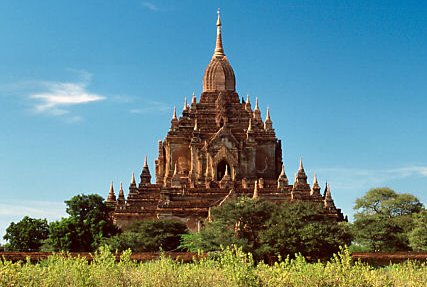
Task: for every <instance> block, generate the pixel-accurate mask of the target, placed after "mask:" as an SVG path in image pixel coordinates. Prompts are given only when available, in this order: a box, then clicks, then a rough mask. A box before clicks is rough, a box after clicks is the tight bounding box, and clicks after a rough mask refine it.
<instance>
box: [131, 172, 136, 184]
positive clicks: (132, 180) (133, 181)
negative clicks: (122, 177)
mask: <svg viewBox="0 0 427 287" xmlns="http://www.w3.org/2000/svg"><path fill="white" fill-rule="evenodd" d="M130 184H135V185H136V181H135V172H134V171H132V179H131V180H130Z"/></svg>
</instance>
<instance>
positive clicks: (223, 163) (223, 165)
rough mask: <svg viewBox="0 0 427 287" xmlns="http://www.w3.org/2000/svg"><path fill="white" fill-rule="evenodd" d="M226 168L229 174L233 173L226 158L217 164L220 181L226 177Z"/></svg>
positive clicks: (217, 177) (217, 176) (217, 175)
mask: <svg viewBox="0 0 427 287" xmlns="http://www.w3.org/2000/svg"><path fill="white" fill-rule="evenodd" d="M226 168H227V169H228V174H231V169H230V165H229V164H228V163H227V162H226V161H225V160H222V161H220V162H219V163H218V165H217V166H216V180H218V181H220V180H221V179H222V178H223V177H224V174H225V169H226Z"/></svg>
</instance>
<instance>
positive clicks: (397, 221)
mask: <svg viewBox="0 0 427 287" xmlns="http://www.w3.org/2000/svg"><path fill="white" fill-rule="evenodd" d="M422 208H423V205H422V204H421V202H420V201H419V200H418V199H417V198H416V197H415V196H413V195H411V194H399V193H396V192H395V191H394V190H392V189H390V188H386V187H383V188H373V189H371V190H369V191H368V192H367V193H366V194H365V196H363V197H362V198H359V199H356V205H355V207H354V209H356V210H357V211H358V212H357V213H356V214H355V216H354V217H355V221H354V224H353V226H352V230H353V235H354V239H355V242H356V244H358V245H360V246H362V247H363V248H365V249H367V250H368V251H406V250H410V249H411V247H410V245H409V239H408V233H410V232H411V230H412V227H413V216H414V215H415V214H417V213H419V212H420V211H421V210H422Z"/></svg>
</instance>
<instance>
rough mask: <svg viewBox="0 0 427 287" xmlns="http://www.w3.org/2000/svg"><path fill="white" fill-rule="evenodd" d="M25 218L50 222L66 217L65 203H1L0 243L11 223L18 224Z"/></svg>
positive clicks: (2, 241)
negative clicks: (44, 219)
mask: <svg viewBox="0 0 427 287" xmlns="http://www.w3.org/2000/svg"><path fill="white" fill-rule="evenodd" d="M24 216H29V217H32V218H41V219H43V218H46V219H47V220H49V221H53V220H58V219H60V218H61V217H65V216H66V213H65V203H64V202H51V201H24V202H10V201H9V202H0V243H4V240H3V236H4V234H5V232H6V228H7V227H8V226H9V224H10V223H11V222H15V223H16V222H18V221H20V220H21V219H22V218H23V217H24Z"/></svg>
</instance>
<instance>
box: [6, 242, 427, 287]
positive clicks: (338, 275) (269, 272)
mask: <svg viewBox="0 0 427 287" xmlns="http://www.w3.org/2000/svg"><path fill="white" fill-rule="evenodd" d="M130 255H131V254H130V252H124V253H123V254H122V256H121V259H120V262H115V256H114V255H113V254H112V253H110V252H109V251H108V249H107V248H101V249H100V251H99V252H97V253H96V254H95V257H94V260H93V261H92V262H91V263H90V264H89V263H88V262H87V260H86V259H85V258H70V257H66V256H64V255H63V254H62V255H61V254H57V255H52V256H50V257H49V258H48V259H46V260H43V261H41V262H39V263H36V264H34V263H31V262H29V261H27V262H18V263H12V262H10V261H3V262H0V286H37V287H39V286H55V287H56V286H102V287H108V286H162V287H163V286H191V287H193V286H304V287H311V286H351V287H355V286H414V287H415V286H417V287H418V286H427V266H426V264H425V263H416V262H411V261H408V262H406V263H401V264H393V265H389V266H387V267H383V268H373V267H371V266H369V265H367V264H362V263H360V262H353V261H352V259H351V256H350V253H349V252H348V250H346V249H343V250H341V252H340V253H338V254H337V255H335V256H334V257H333V258H332V259H331V260H330V261H329V262H327V263H321V262H318V263H308V262H307V261H306V260H305V259H304V257H302V256H299V255H297V256H296V258H295V259H289V258H286V259H284V260H281V261H280V262H277V263H275V264H274V265H272V266H270V265H267V264H264V263H259V264H255V262H254V260H253V259H252V256H251V255H250V254H245V253H243V252H242V251H241V250H239V249H235V248H227V249H225V250H223V251H222V252H219V253H216V254H214V255H213V256H210V257H208V258H205V259H201V260H199V261H194V262H193V263H180V262H178V261H174V260H172V259H170V258H167V257H165V256H161V257H160V259H158V260H154V261H150V262H145V263H136V262H134V261H132V260H131V258H130Z"/></svg>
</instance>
